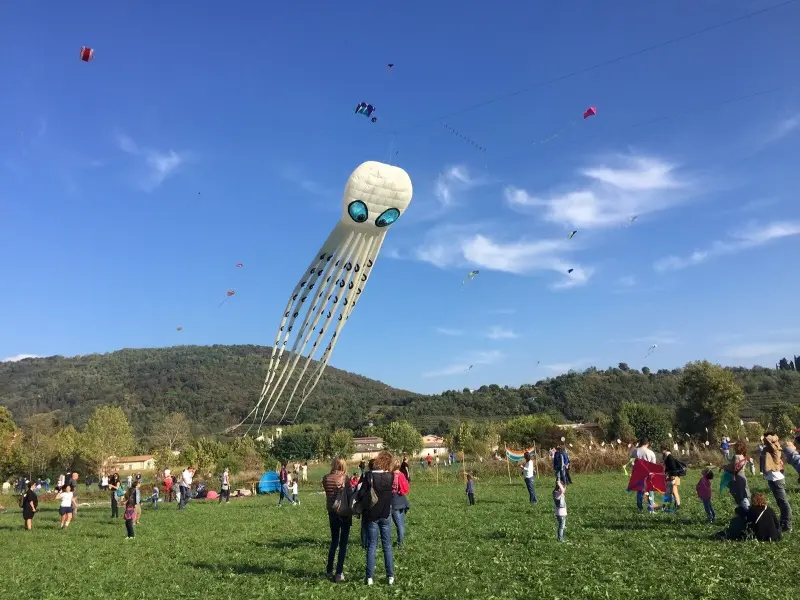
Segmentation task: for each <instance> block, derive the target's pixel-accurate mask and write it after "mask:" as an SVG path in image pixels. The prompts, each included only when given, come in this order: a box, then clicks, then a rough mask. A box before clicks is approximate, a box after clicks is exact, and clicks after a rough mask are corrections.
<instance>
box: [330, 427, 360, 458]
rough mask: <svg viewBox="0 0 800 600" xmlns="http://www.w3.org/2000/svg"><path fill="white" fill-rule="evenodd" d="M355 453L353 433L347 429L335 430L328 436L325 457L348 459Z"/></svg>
mask: <svg viewBox="0 0 800 600" xmlns="http://www.w3.org/2000/svg"><path fill="white" fill-rule="evenodd" d="M355 452H356V444H355V442H354V441H353V432H352V431H350V430H349V429H337V430H336V431H334V432H333V433H331V434H330V436H328V443H327V446H326V449H325V454H326V456H330V457H333V456H340V457H343V458H350V457H351V456H353V454H355Z"/></svg>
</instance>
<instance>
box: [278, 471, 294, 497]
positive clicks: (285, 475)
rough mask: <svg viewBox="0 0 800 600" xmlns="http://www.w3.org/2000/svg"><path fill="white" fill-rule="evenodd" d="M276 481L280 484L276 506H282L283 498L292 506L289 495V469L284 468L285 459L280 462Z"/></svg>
mask: <svg viewBox="0 0 800 600" xmlns="http://www.w3.org/2000/svg"><path fill="white" fill-rule="evenodd" d="M278 481H279V483H280V485H281V492H280V497H279V498H278V506H283V499H284V498H286V499H287V500H288V501H289V504H291V505H292V506H294V500H292V498H291V497H290V496H289V471H287V470H286V461H283V462H281V470H280V472H279V473H278Z"/></svg>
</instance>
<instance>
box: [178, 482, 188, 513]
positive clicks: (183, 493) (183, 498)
mask: <svg viewBox="0 0 800 600" xmlns="http://www.w3.org/2000/svg"><path fill="white" fill-rule="evenodd" d="M180 489H181V501H180V502H178V510H182V509H183V507H184V506H186V505H187V504H188V503H189V489H190V488H187V487H186V486H185V485H182V486H180Z"/></svg>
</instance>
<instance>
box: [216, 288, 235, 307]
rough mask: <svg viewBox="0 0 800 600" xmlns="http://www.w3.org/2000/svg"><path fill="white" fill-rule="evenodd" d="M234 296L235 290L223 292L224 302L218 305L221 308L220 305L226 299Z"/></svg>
mask: <svg viewBox="0 0 800 600" xmlns="http://www.w3.org/2000/svg"><path fill="white" fill-rule="evenodd" d="M235 295H236V290H228V291H227V292H225V300H223V301H222V302H220V303H219V305H220V307H222V305H223V304H225V303H226V302H227V301H228V298H230V297H231V296H235Z"/></svg>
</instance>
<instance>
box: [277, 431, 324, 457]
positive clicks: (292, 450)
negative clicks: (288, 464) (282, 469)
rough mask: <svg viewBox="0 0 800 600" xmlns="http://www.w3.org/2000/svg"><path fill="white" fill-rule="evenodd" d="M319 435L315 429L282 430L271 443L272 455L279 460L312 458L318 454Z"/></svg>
mask: <svg viewBox="0 0 800 600" xmlns="http://www.w3.org/2000/svg"><path fill="white" fill-rule="evenodd" d="M320 440H321V436H320V434H319V433H318V432H316V431H299V432H288V433H286V432H284V434H283V435H282V436H281V437H279V438H278V439H276V440H275V441H274V442H273V444H272V455H273V456H274V457H275V458H277V459H278V460H280V461H290V460H312V459H314V458H316V457H317V456H318V454H319V445H320Z"/></svg>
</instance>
